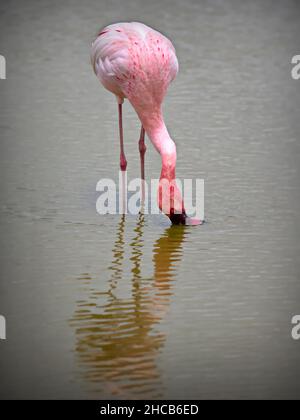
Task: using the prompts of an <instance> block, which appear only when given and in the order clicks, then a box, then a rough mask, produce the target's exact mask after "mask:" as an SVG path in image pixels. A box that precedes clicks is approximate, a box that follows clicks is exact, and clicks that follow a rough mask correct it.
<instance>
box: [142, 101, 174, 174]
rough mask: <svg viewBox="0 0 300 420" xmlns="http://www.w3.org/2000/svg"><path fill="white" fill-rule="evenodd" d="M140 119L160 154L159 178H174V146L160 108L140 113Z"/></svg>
mask: <svg viewBox="0 0 300 420" xmlns="http://www.w3.org/2000/svg"><path fill="white" fill-rule="evenodd" d="M140 119H141V121H142V124H143V127H144V129H145V131H146V133H147V135H148V136H149V138H150V140H151V142H152V144H153V145H154V147H155V148H156V150H157V151H158V152H159V154H160V156H161V160H162V170H161V174H160V179H162V178H166V179H168V180H169V181H171V180H173V179H175V169H176V146H175V143H174V141H173V140H172V139H171V137H170V135H169V132H168V130H167V127H166V125H165V122H164V120H163V117H162V113H161V109H159V110H157V111H156V112H150V113H147V114H145V115H140Z"/></svg>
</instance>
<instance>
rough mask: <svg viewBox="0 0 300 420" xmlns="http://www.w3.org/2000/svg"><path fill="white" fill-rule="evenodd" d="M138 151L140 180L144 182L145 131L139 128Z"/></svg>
mask: <svg viewBox="0 0 300 420" xmlns="http://www.w3.org/2000/svg"><path fill="white" fill-rule="evenodd" d="M139 151H140V158H141V179H142V180H143V181H144V180H145V152H146V145H145V130H144V127H143V126H142V127H141V134H140V140H139Z"/></svg>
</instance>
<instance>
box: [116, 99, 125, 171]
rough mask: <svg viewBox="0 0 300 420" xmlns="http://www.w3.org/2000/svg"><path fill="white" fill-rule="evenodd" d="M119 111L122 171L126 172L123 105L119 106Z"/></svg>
mask: <svg viewBox="0 0 300 420" xmlns="http://www.w3.org/2000/svg"><path fill="white" fill-rule="evenodd" d="M118 110H119V133H120V168H121V171H123V172H124V171H126V168H127V160H126V157H125V153H124V140H123V120H122V104H118Z"/></svg>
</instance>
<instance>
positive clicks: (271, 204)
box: [0, 0, 300, 399]
mask: <svg viewBox="0 0 300 420" xmlns="http://www.w3.org/2000/svg"><path fill="white" fill-rule="evenodd" d="M127 20H129V21H132V20H137V21H142V22H145V23H146V24H148V25H150V26H153V27H155V28H157V29H158V30H161V31H162V32H163V33H165V34H166V35H167V36H168V37H170V39H172V41H173V42H174V45H175V47H176V51H177V55H178V59H179V66H180V71H179V75H178V77H177V79H176V80H175V82H174V83H173V84H172V85H171V87H170V90H169V92H168V96H167V98H166V100H165V105H164V113H165V119H166V123H167V125H168V127H169V129H170V133H171V136H172V138H174V140H175V142H176V144H177V153H178V169H177V175H178V177H180V178H184V177H185V178H203V179H204V181H205V218H206V221H207V223H205V224H204V225H203V226H198V227H178V226H177V227H170V226H169V222H168V220H167V219H166V218H165V217H164V216H163V215H159V216H157V215H144V216H143V215H138V216H132V215H126V216H120V215H115V216H113V215H107V216H100V215H98V214H97V212H96V208H95V205H96V200H97V197H98V195H99V194H98V193H97V192H96V184H97V182H98V180H99V179H100V178H113V179H116V180H117V179H118V170H119V157H118V156H119V151H118V144H119V143H118V142H119V140H118V127H117V107H116V102H115V100H114V98H113V97H112V95H111V94H110V93H109V92H107V91H105V90H104V89H103V88H102V86H101V85H100V84H99V82H98V81H97V79H96V77H95V76H94V74H93V72H92V68H91V66H90V62H89V48H90V42H91V39H92V38H93V35H94V34H95V33H96V31H97V30H98V29H99V28H101V27H103V26H104V25H106V24H109V23H111V22H117V21H127ZM299 22H300V7H299V5H298V3H297V2H296V1H285V2H279V1H275V2H273V1H268V0H267V1H264V2H261V1H258V0H257V1H251V2H250V1H249V2H248V1H246V2H240V1H237V0H236V1H235V0H225V1H220V0H218V1H217V0H213V1H200V2H197V1H191V0H187V1H184V2H183V1H179V0H175V1H173V0H172V1H168V0H164V1H156V0H153V1H151V2H148V1H138V0H132V1H129V0H124V1H120V0H118V1H117V0H110V1H104V0H90V1H86V2H81V1H68V2H61V1H58V0H55V1H51V2H50V1H46V0H41V1H37V0H36V1H32V0H31V1H26V2H21V1H17V0H14V1H2V2H1V5H0V53H1V54H2V55H4V56H5V58H6V61H7V80H0V98H1V100H0V102H1V103H0V107H1V109H0V133H1V142H0V185H1V201H0V204H1V205H0V210H1V218H0V232H1V236H0V237H1V239H0V241H1V248H0V263H1V281H0V314H1V315H4V316H5V317H6V322H7V340H6V341H1V342H0V397H1V398H99V399H100V398H173V399H174V398H190V399H192V398H196V399H200V398H298V397H299V396H300V341H294V340H293V339H292V337H291V329H292V325H291V318H292V316H293V315H295V314H299V313H300V284H299V274H300V263H299V251H300V246H299V233H300V231H299V220H298V217H299V211H300V197H299V167H300V166H299V162H300V160H299V159H300V150H299V134H300V118H299V110H300V95H299V94H300V80H299V81H296V80H293V79H292V77H291V69H292V64H291V58H292V57H293V56H294V55H296V54H299V53H300V51H299V35H300V25H299ZM124 130H125V150H126V156H127V160H128V176H129V177H130V178H133V177H137V176H139V153H138V144H137V143H138V138H139V122H138V120H137V117H136V115H135V113H134V111H133V110H132V109H131V107H130V105H129V104H128V103H125V106H124ZM146 142H147V147H148V149H147V153H146V177H147V179H148V180H149V179H150V178H157V177H158V176H159V173H160V158H159V156H158V155H157V153H156V151H155V150H154V148H153V147H152V145H151V144H150V142H149V140H148V139H147V140H146Z"/></svg>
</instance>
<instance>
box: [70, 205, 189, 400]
mask: <svg viewBox="0 0 300 420" xmlns="http://www.w3.org/2000/svg"><path fill="white" fill-rule="evenodd" d="M144 223H145V221H144V215H143V214H142V213H141V214H140V215H139V218H138V220H137V224H136V227H135V229H134V237H133V239H132V241H131V243H130V250H131V258H130V262H131V264H132V269H131V282H130V291H129V295H130V296H129V297H128V298H124V297H122V298H120V297H117V293H116V290H117V287H118V285H120V283H121V282H122V281H123V282H124V281H125V278H126V275H125V274H124V265H126V266H128V260H127V259H126V261H125V257H124V252H125V248H127V245H126V246H125V227H126V226H125V215H123V216H122V217H121V219H120V222H119V224H118V229H117V235H116V240H115V243H114V247H113V250H112V254H113V259H112V262H111V265H110V267H109V271H110V272H111V276H110V279H109V281H108V287H107V291H106V292H99V290H96V289H95V284H94V283H93V280H92V278H91V276H90V275H89V274H87V273H86V274H84V275H82V276H80V280H82V281H83V282H84V283H85V285H87V284H88V285H89V286H88V287H89V292H88V297H87V298H86V299H85V300H80V301H78V303H77V309H76V311H75V313H74V316H73V318H72V320H71V324H72V326H74V328H75V333H76V353H77V355H78V361H79V365H80V368H81V370H82V371H83V375H84V377H85V379H86V380H87V381H88V382H89V383H92V384H93V385H94V390H95V391H97V392H98V394H99V395H101V397H104V396H106V397H109V396H115V397H116V398H153V399H155V398H160V397H161V396H162V395H163V382H162V378H161V375H160V369H159V366H158V360H157V359H158V356H159V353H160V351H161V350H162V348H163V346H164V344H165V341H166V335H165V333H163V332H161V331H159V328H158V327H159V324H160V323H161V322H162V320H163V318H164V316H165V314H166V312H167V311H168V308H169V306H170V303H171V299H172V295H173V282H172V280H173V278H174V276H175V275H176V271H175V270H176V264H177V263H178V262H179V261H180V259H181V257H182V243H183V242H184V240H185V237H186V235H187V234H188V231H186V230H185V227H184V226H176V227H170V228H167V229H166V230H165V231H164V233H163V235H162V236H161V237H160V238H159V239H158V240H157V241H155V243H154V246H153V266H154V274H153V276H150V277H143V276H142V273H141V260H142V257H143V255H144V253H143V245H144V241H143V229H144ZM125 263H126V264H125ZM102 299H104V304H102V305H101V304H99V302H100V301H102Z"/></svg>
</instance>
